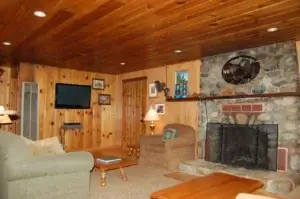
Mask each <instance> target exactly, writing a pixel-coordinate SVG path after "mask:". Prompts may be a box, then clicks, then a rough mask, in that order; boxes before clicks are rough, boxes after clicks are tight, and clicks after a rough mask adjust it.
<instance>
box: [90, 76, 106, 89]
mask: <svg viewBox="0 0 300 199" xmlns="http://www.w3.org/2000/svg"><path fill="white" fill-rule="evenodd" d="M92 87H93V89H98V90H104V88H105V82H104V79H93V83H92Z"/></svg>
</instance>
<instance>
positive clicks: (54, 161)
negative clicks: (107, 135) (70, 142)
mask: <svg viewBox="0 0 300 199" xmlns="http://www.w3.org/2000/svg"><path fill="white" fill-rule="evenodd" d="M0 159H1V160H0V187H1V188H0V198H1V199H46V198H47V199H50V198H51V199H52V198H53V199H67V198H70V199H71V198H72V199H86V198H89V184H90V171H91V169H92V167H93V157H92V155H91V154H90V153H88V152H73V153H65V154H60V155H39V156H34V155H33V153H32V151H31V150H30V147H28V145H27V144H26V143H25V141H24V140H23V139H22V138H21V137H19V136H17V135H14V134H12V133H8V132H3V131H0Z"/></svg>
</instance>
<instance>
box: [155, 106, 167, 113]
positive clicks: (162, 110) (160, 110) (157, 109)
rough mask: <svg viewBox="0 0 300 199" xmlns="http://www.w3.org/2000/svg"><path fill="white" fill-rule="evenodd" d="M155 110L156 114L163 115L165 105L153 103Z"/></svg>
mask: <svg viewBox="0 0 300 199" xmlns="http://www.w3.org/2000/svg"><path fill="white" fill-rule="evenodd" d="M154 107H155V110H156V112H157V114H159V115H164V114H165V113H166V105H165V104H155V106H154Z"/></svg>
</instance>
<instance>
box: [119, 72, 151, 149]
mask: <svg viewBox="0 0 300 199" xmlns="http://www.w3.org/2000/svg"><path fill="white" fill-rule="evenodd" d="M146 100H147V78H146V77H141V78H136V79H129V80H124V81H123V133H122V146H126V145H128V144H139V138H140V136H141V135H144V134H145V123H144V121H143V119H144V117H145V114H146V111H147V110H146V108H147V107H146V103H147V101H146Z"/></svg>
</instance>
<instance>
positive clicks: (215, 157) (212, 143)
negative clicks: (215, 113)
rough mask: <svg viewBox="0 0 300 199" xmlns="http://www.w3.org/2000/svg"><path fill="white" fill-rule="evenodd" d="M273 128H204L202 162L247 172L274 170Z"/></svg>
mask: <svg viewBox="0 0 300 199" xmlns="http://www.w3.org/2000/svg"><path fill="white" fill-rule="evenodd" d="M277 128H278V126H277V125H276V124H262V125H252V126H248V125H236V124H219V123H208V124H207V139H206V145H205V146H206V147H205V148H206V150H205V151H206V153H205V159H206V160H207V161H211V162H216V163H222V164H226V165H232V166H237V167H244V168H247V169H264V170H274V171H276V170H277V141H278V130H277Z"/></svg>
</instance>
